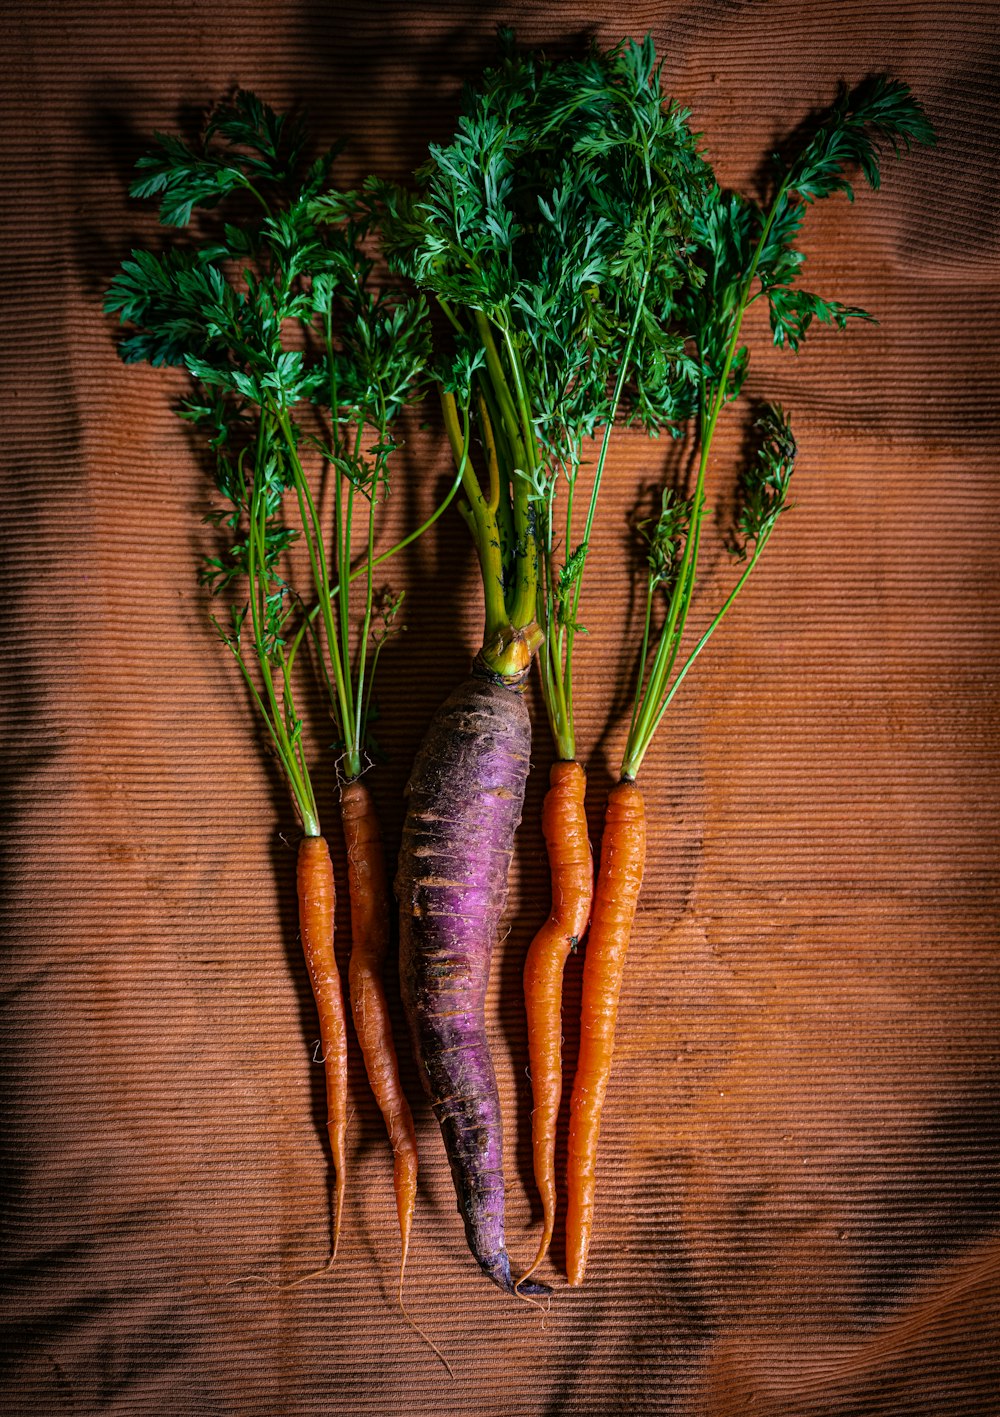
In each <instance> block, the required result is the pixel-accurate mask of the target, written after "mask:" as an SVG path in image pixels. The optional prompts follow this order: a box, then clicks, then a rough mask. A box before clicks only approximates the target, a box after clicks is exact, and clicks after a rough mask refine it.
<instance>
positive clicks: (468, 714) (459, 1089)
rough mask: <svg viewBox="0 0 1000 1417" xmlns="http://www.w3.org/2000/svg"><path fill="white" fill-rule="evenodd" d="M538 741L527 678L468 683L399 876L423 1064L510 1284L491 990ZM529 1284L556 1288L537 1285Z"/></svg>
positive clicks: (541, 1289) (424, 783)
mask: <svg viewBox="0 0 1000 1417" xmlns="http://www.w3.org/2000/svg"><path fill="white" fill-rule="evenodd" d="M530 751H531V725H530V722H529V719H528V710H527V706H526V704H525V702H524V697H523V695H522V693H521V691H520V689H519V688H517V687H508V686H507V685H506V684H503V683H499V682H496V681H495V680H494V679H490V678H487V677H478V676H475V677H473V678H471V679H467V680H466V681H465V683H463V684H461V685H460V686H459V687H458V688H457V689H456V690H455V691H454V693H452V694H451V695H450V697H449V698H448V699H447V700H446V701H445V703H444V704H443V705H442V707H441V708H440V709H439V710H438V712H437V714H436V715H435V717H434V719H433V721H432V723H431V726H430V728H429V729H428V731H427V736H426V737H425V739H424V742H423V745H422V747H421V749H420V752H419V753H418V754H417V760H416V762H415V763H414V766H413V772H412V774H411V776H410V781H409V785H408V788H407V792H408V796H409V804H408V808H407V813H406V824H405V826H404V828H403V844H402V851H401V852H400V864H399V871H398V874H397V876H396V894H397V896H398V898H399V906H400V912H399V914H400V922H399V968H400V980H401V985H402V995H403V1003H404V1005H405V1007H406V1012H407V1016H408V1018H409V1022H410V1028H411V1030H412V1033H413V1039H414V1046H415V1051H416V1054H417V1058H418V1059H419V1063H420V1071H421V1075H422V1077H423V1082H424V1086H425V1087H426V1089H427V1093H428V1095H429V1097H430V1100H431V1103H432V1105H433V1107H434V1112H435V1114H436V1116H437V1119H438V1122H439V1123H440V1126H441V1132H442V1135H443V1137H444V1143H445V1148H446V1150H447V1153H448V1159H449V1161H450V1162H451V1170H452V1176H453V1177H454V1181H455V1190H456V1192H457V1195H458V1209H459V1214H460V1215H461V1216H462V1219H463V1220H464V1221H465V1232H466V1236H467V1238H468V1242H469V1248H470V1249H471V1250H472V1253H473V1254H474V1255H475V1257H476V1259H477V1260H478V1262H479V1264H480V1266H481V1267H482V1269H483V1271H484V1273H485V1274H488V1275H489V1277H490V1279H492V1280H493V1282H494V1283H495V1284H498V1285H499V1286H500V1288H501V1289H505V1290H507V1291H508V1292H509V1293H513V1292H514V1281H513V1279H512V1277H511V1271H510V1259H509V1256H508V1254H507V1248H506V1244H505V1240H504V1183H503V1134H502V1123H501V1118H500V1100H499V1096H498V1093H497V1083H496V1075H495V1073H494V1071H493V1061H492V1059H491V1057H490V1052H489V1046H488V1044H487V1041H486V1018H485V1000H486V987H487V984H488V982H489V973H490V956H491V954H492V951H493V944H494V941H495V940H496V936H497V927H498V925H499V922H500V917H501V915H502V914H503V909H504V905H505V904H506V900H507V872H508V868H509V866H510V858H511V851H512V849H513V844H514V832H515V830H516V829H517V825H518V823H519V821H520V820H521V806H522V803H523V801H524V784H525V779H526V778H527V775H528V758H529V754H530ZM518 1292H519V1293H523V1294H540V1293H548V1290H547V1289H546V1288H545V1286H544V1285H539V1284H531V1283H529V1284H524V1285H521V1286H520V1289H519V1290H518Z"/></svg>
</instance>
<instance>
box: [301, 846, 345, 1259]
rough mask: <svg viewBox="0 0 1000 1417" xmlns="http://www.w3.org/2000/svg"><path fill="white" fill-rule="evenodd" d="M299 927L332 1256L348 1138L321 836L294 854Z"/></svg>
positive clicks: (340, 1016)
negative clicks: (318, 1081) (314, 1016)
mask: <svg viewBox="0 0 1000 1417" xmlns="http://www.w3.org/2000/svg"><path fill="white" fill-rule="evenodd" d="M297 874H298V892H299V930H300V932H301V935H302V950H303V953H304V954H305V957H306V966H307V968H308V970H309V979H310V982H311V983H312V990H313V996H314V997H315V999H316V1009H317V1011H318V1013H319V1037H320V1047H321V1048H322V1050H323V1066H324V1069H325V1071H326V1108H327V1121H326V1125H327V1129H328V1131H329V1136H330V1151H331V1153H332V1156H333V1170H334V1200H333V1246H332V1249H331V1253H330V1261H331V1263H332V1261H333V1259H334V1258H335V1256H336V1254H337V1244H338V1242H339V1240H340V1220H341V1215H342V1213H343V1209H344V1151H345V1141H346V1136H347V1021H346V1018H345V1016H344V996H343V992H342V990H341V986H340V972H339V970H338V969H337V960H336V956H335V955H334V952H333V929H334V908H335V906H336V899H337V897H336V891H335V888H334V884H333V865H332V863H331V861H330V851H329V848H328V846H327V844H326V840H325V838H324V837H321V836H304V837H303V838H302V840H301V842H300V843H299V858H298V873H297Z"/></svg>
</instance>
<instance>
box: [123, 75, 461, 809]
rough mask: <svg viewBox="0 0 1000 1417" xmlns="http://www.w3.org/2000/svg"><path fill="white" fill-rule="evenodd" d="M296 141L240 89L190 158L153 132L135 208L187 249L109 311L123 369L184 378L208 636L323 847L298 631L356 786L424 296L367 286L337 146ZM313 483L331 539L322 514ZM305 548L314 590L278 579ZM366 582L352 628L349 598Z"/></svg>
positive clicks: (392, 611)
mask: <svg viewBox="0 0 1000 1417" xmlns="http://www.w3.org/2000/svg"><path fill="white" fill-rule="evenodd" d="M306 137H307V135H306V129H305V127H304V125H303V124H302V123H301V122H300V121H294V120H292V119H290V118H289V117H288V116H287V115H284V114H278V113H275V112H274V111H273V110H272V109H271V108H269V107H268V105H267V104H265V103H262V102H261V101H260V100H259V99H257V98H256V97H255V96H254V95H253V94H250V93H246V92H238V93H237V94H236V95H235V97H234V98H233V99H232V100H231V101H230V102H227V103H225V104H222V105H220V106H219V107H218V108H216V109H215V110H214V112H213V113H212V114H211V115H210V117H209V119H208V121H207V123H206V125H205V128H204V130H203V132H202V134H201V137H200V139H199V140H198V141H197V142H196V143H195V144H193V145H188V144H186V143H184V142H182V141H181V140H180V139H178V138H175V137H170V136H164V135H162V134H159V135H157V143H158V150H157V151H156V152H154V153H152V154H151V155H150V156H148V157H144V158H141V159H140V161H139V164H138V166H139V169H140V172H141V174H142V175H141V176H140V178H139V179H138V181H136V183H135V184H134V185H133V188H132V194H133V195H134V196H136V197H151V196H156V197H158V198H159V200H160V218H161V221H162V222H163V223H164V225H166V226H171V227H177V228H184V229H185V234H184V237H183V238H181V239H180V240H178V241H177V242H176V243H175V244H174V245H172V246H170V247H168V248H167V249H166V250H164V251H163V252H162V253H160V254H153V253H152V252H149V251H135V252H133V253H132V258H131V260H128V261H126V262H125V263H124V264H123V266H122V269H121V271H120V273H119V274H118V276H117V277H116V279H115V280H114V282H113V283H112V285H111V287H110V289H109V292H108V296H107V300H106V309H108V310H109V311H113V312H115V313H117V314H118V315H119V317H120V319H121V321H122V323H123V324H125V325H127V326H130V327H131V332H130V333H128V334H126V335H125V337H124V338H123V339H122V341H121V344H120V352H121V355H122V358H123V359H125V360H126V361H127V362H130V363H134V362H138V361H143V360H145V361H148V362H149V363H151V364H154V365H161V364H167V365H179V366H181V367H183V368H185V369H186V370H187V371H188V373H189V374H190V376H191V379H192V384H193V389H192V392H191V393H190V395H189V396H188V397H187V398H186V399H185V400H184V402H183V404H182V406H181V409H180V412H181V416H182V417H184V418H185V419H187V420H188V421H189V422H190V423H192V424H193V425H194V426H195V427H196V428H197V429H198V430H199V431H200V432H201V433H203V434H204V435H205V437H206V438H207V441H208V445H209V449H210V452H211V458H212V462H213V464H214V480H215V485H216V489H217V492H218V493H219V495H220V496H221V498H222V501H223V504H224V505H223V506H222V507H221V508H220V509H218V510H216V511H214V512H212V513H211V514H210V516H209V518H208V520H209V521H211V522H212V523H213V524H214V525H215V526H216V527H217V528H218V529H219V533H220V543H221V544H220V548H219V550H218V551H217V552H216V553H215V554H212V555H210V556H208V557H207V558H206V561H205V565H204V568H203V572H202V579H203V580H204V581H205V582H206V583H207V584H208V585H210V586H211V588H212V590H213V592H214V593H216V594H221V593H222V592H228V593H230V595H231V596H232V594H233V593H234V592H235V598H233V599H232V601H231V604H230V615H229V622H228V624H226V625H223V624H220V622H219V621H218V620H217V619H215V620H214V623H215V625H216V628H217V630H218V632H219V635H220V637H221V639H222V640H223V642H224V643H225V645H226V646H227V647H228V648H229V650H230V651H231V652H232V654H233V655H234V657H235V658H236V660H237V662H238V664H239V667H240V669H241V671H242V673H243V675H244V678H245V679H246V682H247V685H248V687H249V689H250V692H251V694H252V696H253V698H254V700H255V702H256V704H257V706H258V708H259V709H260V711H261V713H262V715H263V718H264V721H265V724H266V726H267V729H268V732H269V735H270V737H271V740H272V742H273V745H274V747H275V750H276V752H277V755H278V759H279V762H280V763H281V766H282V769H283V771H284V773H285V776H286V778H287V780H288V784H289V787H290V789H291V792H292V796H293V799H294V801H295V803H296V805H297V808H298V812H299V815H300V817H301V819H302V823H303V828H304V830H305V831H306V833H307V834H308V835H316V834H317V833H318V831H319V822H318V812H317V807H316V800H315V796H314V793H313V789H312V785H311V782H310V777H309V770H308V766H307V764H306V761H305V757H304V753H303V748H302V722H301V719H300V718H299V716H298V713H297V711H296V707H295V692H296V689H295V679H294V677H293V671H294V668H295V664H296V656H297V653H298V650H299V648H300V646H301V644H302V641H303V639H304V638H305V637H306V636H307V635H308V636H310V637H311V638H312V640H313V642H314V646H315V650H316V654H315V656H314V657H315V660H316V663H317V665H318V667H319V671H320V674H321V677H322V679H323V682H324V684H325V686H326V688H327V690H328V692H329V696H330V702H331V707H332V712H333V717H334V720H335V722H336V725H337V729H338V732H339V737H340V746H341V748H342V752H343V758H342V763H343V772H344V775H345V776H346V777H347V778H348V779H349V780H350V779H353V778H355V777H357V776H358V775H359V774H360V773H361V772H362V771H363V768H364V765H365V760H366V756H367V754H368V752H369V751H370V750H372V749H373V748H374V744H373V742H372V739H371V733H370V729H369V722H370V717H371V713H370V710H371V684H372V676H373V673H374V668H375V663H376V661H377V659H378V655H379V651H380V649H381V647H382V644H383V643H384V641H385V639H386V637H387V636H388V634H389V633H390V632H391V630H392V628H393V622H394V617H395V615H396V612H397V610H398V605H399V598H398V597H393V596H391V595H388V596H385V595H383V596H380V595H379V593H378V592H377V590H376V587H375V583H374V578H373V571H374V567H375V565H376V564H377V563H378V561H380V560H384V559H385V557H386V556H387V555H388V554H391V552H383V553H382V554H381V555H379V556H376V554H375V518H376V514H377V509H378V507H379V506H380V504H381V503H382V502H383V501H384V499H385V496H386V493H387V490H388V484H389V463H390V459H391V456H392V453H393V452H394V450H395V449H396V447H397V446H398V443H397V437H396V435H395V433H394V431H393V430H394V428H395V426H396V422H397V417H398V414H399V412H400V410H401V408H402V406H403V405H404V403H405V402H406V401H407V399H408V398H409V397H410V396H411V395H412V394H413V392H414V390H415V388H416V386H417V384H418V381H419V379H420V376H421V372H422V370H423V366H424V363H425V361H426V358H427V354H428V347H427V330H426V320H425V313H426V312H425V308H424V304H423V301H422V299H421V298H419V297H417V298H413V297H406V296H403V295H402V294H401V293H399V292H398V291H396V290H394V289H391V288H386V287H385V286H383V285H380V284H379V283H378V282H377V281H376V280H375V279H374V278H373V264H372V261H371V259H370V258H369V257H367V256H366V255H365V253H364V249H363V248H364V242H365V239H366V237H367V235H368V224H369V220H370V217H369V214H368V213H367V212H366V211H365V210H363V209H361V208H359V207H357V206H355V205H354V204H353V202H352V200H351V198H350V197H349V196H343V195H342V194H340V193H337V192H335V191H333V190H332V189H331V188H330V184H329V176H330V170H331V167H332V164H333V162H334V159H335V157H336V156H337V153H338V151H339V149H338V148H332V149H330V150H329V151H327V152H325V153H323V154H322V155H321V156H320V157H318V158H317V159H316V160H315V161H313V162H312V163H309V162H307V161H306V159H305V156H304V154H305V146H306ZM216 209H217V210H216ZM310 468H311V469H312V472H311V473H310V472H309V471H307V469H310ZM324 472H325V473H326V475H327V476H328V478H329V480H331V481H332V483H333V502H334V509H333V528H332V536H331V535H329V534H328V533H327V532H326V530H325V528H324V525H323V523H322V520H321V517H320V511H319V501H320V498H319V493H318V490H317V483H316V474H317V473H319V474H321V475H322V474H323V473H324ZM289 502H291V504H292V507H293V509H294V510H293V512H292V513H290V512H289V508H288V506H287V505H286V504H287V503H289ZM359 509H361V512H362V514H361V516H360V518H359V516H358V512H359ZM433 519H434V518H433V517H432V518H431V520H433ZM359 520H360V521H361V523H362V527H363V530H362V532H361V535H360V536H356V535H355V531H356V527H355V524H356V522H357V521H359ZM420 530H422V528H418V531H417V532H415V533H413V534H412V535H411V536H410V537H407V538H405V540H406V541H408V540H412V536H413V535H416V534H418V532H419V531H420ZM298 537H301V538H302V539H303V540H304V543H305V547H306V551H307V557H308V564H309V568H310V589H309V592H308V593H303V592H302V591H301V590H300V589H299V588H297V587H296V586H294V585H292V584H291V583H290V581H289V580H288V578H287V573H286V572H285V571H284V569H283V566H284V554H285V552H286V550H287V548H288V547H289V546H290V544H291V543H292V542H293V541H294V540H296V539H297V538H298ZM357 543H360V545H359V544H357ZM394 549H395V548H394ZM362 550H363V563H362V564H361V565H360V566H354V568H353V569H352V561H354V560H357V557H358V552H359V551H362ZM359 575H361V576H363V578H364V579H363V594H362V597H361V600H362V604H361V612H360V629H359V628H358V627H357V625H356V623H353V622H352V617H351V613H350V603H349V601H350V595H349V590H350V583H351V581H352V580H354V579H355V578H356V577H357V576H359ZM244 588H246V595H245V598H244V594H243V591H244ZM213 618H214V617H213ZM248 629H249V638H250V641H251V646H250V648H249V649H248V648H247V646H246V640H247V638H248V636H247V630H248Z"/></svg>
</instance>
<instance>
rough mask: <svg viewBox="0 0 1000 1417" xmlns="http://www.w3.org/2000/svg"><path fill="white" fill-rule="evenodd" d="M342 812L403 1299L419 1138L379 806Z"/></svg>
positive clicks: (359, 801)
mask: <svg viewBox="0 0 1000 1417" xmlns="http://www.w3.org/2000/svg"><path fill="white" fill-rule="evenodd" d="M340 811H341V817H342V819H343V824H344V839H345V841H346V843H347V882H348V888H349V890H350V895H351V939H352V947H351V961H350V964H349V966H348V979H349V981H350V991H351V1012H352V1014H353V1016H354V1029H355V1032H356V1033H357V1035H358V1042H359V1043H360V1044H361V1052H362V1054H363V1056H364V1060H365V1069H366V1071H367V1073H368V1081H369V1082H370V1084H371V1089H372V1092H373V1093H374V1094H375V1100H376V1102H377V1103H378V1105H379V1108H380V1110H381V1112H382V1116H383V1117H384V1118H385V1125H386V1130H387V1131H388V1133H389V1141H390V1143H391V1145H392V1150H393V1155H394V1161H393V1186H394V1189H395V1192H396V1214H397V1215H398V1216H399V1233H400V1237H401V1239H402V1257H401V1260H400V1265H399V1287H400V1293H401V1294H402V1287H403V1271H404V1269H405V1268H406V1256H407V1252H408V1250H409V1247H410V1228H411V1226H412V1223H413V1210H414V1206H415V1205H416V1199H417V1138H416V1132H415V1130H414V1126H413V1116H412V1114H411V1112H410V1104H409V1103H408V1102H407V1100H406V1096H405V1094H404V1092H403V1088H402V1084H401V1083H400V1080H399V1063H398V1061H397V1059H396V1048H395V1045H394V1043H393V1039H392V1024H391V1022H390V1019H389V1008H388V1004H387V1002H386V997H385V987H384V985H383V983H382V969H383V966H384V964H385V956H386V951H387V949H388V947H389V886H388V883H387V881H386V872H385V855H384V853H383V850H382V836H381V833H380V832H379V825H378V818H377V817H376V815H375V804H374V802H373V801H372V797H371V793H370V792H369V791H368V789H367V787H364V786H363V785H362V784H361V783H360V782H350V783H348V785H347V786H346V787H345V788H344V790H343V792H342V793H341V797H340ZM400 1302H402V1299H401V1300H400Z"/></svg>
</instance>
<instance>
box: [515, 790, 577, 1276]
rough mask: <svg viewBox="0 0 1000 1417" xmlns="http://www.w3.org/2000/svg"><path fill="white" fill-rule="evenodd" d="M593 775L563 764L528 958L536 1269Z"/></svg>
mask: <svg viewBox="0 0 1000 1417" xmlns="http://www.w3.org/2000/svg"><path fill="white" fill-rule="evenodd" d="M586 789H587V776H586V773H585V772H584V770H583V768H582V767H581V766H580V764H579V763H577V762H556V763H553V764H552V768H551V770H550V773H549V790H548V792H547V793H546V794H545V802H544V804H543V806H542V831H543V833H544V836H545V845H546V848H547V850H548V855H549V869H550V872H551V876H552V910H551V913H550V915H549V918H548V919H547V920H546V922H545V924H544V925H543V926H542V928H541V929H540V930H539V932H538V934H537V935H536V936H535V938H534V940H533V941H532V942H531V947H530V948H529V950H528V955H527V958H526V960H525V964H524V999H525V1007H526V1010H527V1015H528V1058H529V1062H530V1066H531V1092H532V1098H533V1102H534V1108H533V1111H532V1114H531V1145H532V1152H533V1159H534V1170H535V1184H536V1185H537V1186H538V1193H539V1195H540V1197H541V1201H542V1237H541V1240H540V1242H539V1246H538V1253H537V1255H536V1256H535V1259H534V1262H533V1264H532V1266H531V1270H528V1271H527V1274H530V1273H531V1271H532V1270H534V1269H535V1268H536V1267H537V1266H538V1265H539V1264H540V1263H541V1262H542V1260H543V1259H544V1258H545V1254H546V1252H547V1250H548V1248H549V1245H550V1244H551V1241H552V1231H553V1228H554V1224H555V1213H556V1176H555V1154H556V1125H557V1122H558V1119H559V1105H560V1102H561V1101H562V981H563V970H564V968H565V965H566V960H567V958H568V957H569V954H570V951H571V950H573V949H575V948H576V946H577V944H579V943H580V941H582V939H583V937H584V935H585V933H586V930H587V924H588V922H589V920H590V903H591V896H592V893H593V884H594V863H593V855H592V852H591V849H590V838H589V836H588V835H587V815H586V811H585V809H584V798H585V795H586Z"/></svg>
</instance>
